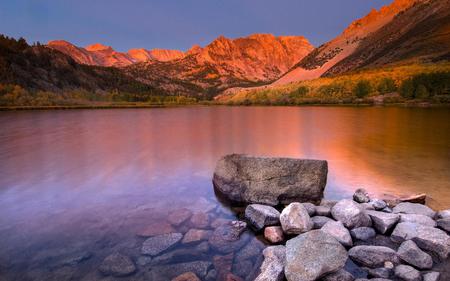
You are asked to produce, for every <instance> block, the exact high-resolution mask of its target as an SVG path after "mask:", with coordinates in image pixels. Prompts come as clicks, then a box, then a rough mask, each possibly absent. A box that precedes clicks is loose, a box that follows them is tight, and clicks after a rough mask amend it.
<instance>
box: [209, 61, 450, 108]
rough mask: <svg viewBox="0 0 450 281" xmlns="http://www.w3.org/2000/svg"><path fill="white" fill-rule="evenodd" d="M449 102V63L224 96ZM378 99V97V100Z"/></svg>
mask: <svg viewBox="0 0 450 281" xmlns="http://www.w3.org/2000/svg"><path fill="white" fill-rule="evenodd" d="M380 96H381V97H383V96H384V98H383V103H403V102H411V101H414V102H430V103H447V104H448V103H450V63H449V62H445V63H439V64H412V65H411V64H409V65H401V66H392V67H384V68H378V69H370V70H361V71H356V72H352V73H348V74H344V75H339V76H335V77H323V78H318V79H315V80H309V81H301V82H296V83H291V84H288V85H282V86H265V87H259V88H255V89H247V90H245V89H244V90H241V91H238V92H236V93H234V94H232V95H225V96H223V97H221V98H220V99H219V100H218V101H217V102H218V103H221V104H227V105H302V104H362V103H364V104H372V103H374V102H376V101H377V98H379V97H380ZM378 100H379V99H378Z"/></svg>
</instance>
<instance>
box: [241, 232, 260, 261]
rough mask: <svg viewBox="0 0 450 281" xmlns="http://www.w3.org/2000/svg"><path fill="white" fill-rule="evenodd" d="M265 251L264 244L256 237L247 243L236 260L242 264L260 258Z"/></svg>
mask: <svg viewBox="0 0 450 281" xmlns="http://www.w3.org/2000/svg"><path fill="white" fill-rule="evenodd" d="M263 249H264V244H263V243H262V242H261V241H259V240H258V238H256V237H254V238H253V239H252V240H251V241H250V242H249V243H247V244H246V245H245V246H244V247H242V249H240V250H239V251H238V252H237V253H236V256H235V258H234V260H235V261H237V262H242V261H244V260H248V259H254V258H255V257H257V256H260V254H261V252H262V250H263Z"/></svg>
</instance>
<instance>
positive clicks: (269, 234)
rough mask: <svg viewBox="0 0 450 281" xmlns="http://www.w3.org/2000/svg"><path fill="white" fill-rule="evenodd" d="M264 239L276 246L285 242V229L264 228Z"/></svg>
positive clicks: (276, 227)
mask: <svg viewBox="0 0 450 281" xmlns="http://www.w3.org/2000/svg"><path fill="white" fill-rule="evenodd" d="M264 238H266V240H267V241H269V242H270V243H273V244H276V243H281V242H283V241H284V235H283V229H282V228H281V227H279V226H268V227H266V228H264Z"/></svg>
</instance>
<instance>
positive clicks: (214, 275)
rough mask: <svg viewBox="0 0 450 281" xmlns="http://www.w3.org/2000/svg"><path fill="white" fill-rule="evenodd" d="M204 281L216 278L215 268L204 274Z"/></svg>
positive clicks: (211, 280)
mask: <svg viewBox="0 0 450 281" xmlns="http://www.w3.org/2000/svg"><path fill="white" fill-rule="evenodd" d="M205 280H206V281H216V280H217V270H215V269H211V270H210V271H208V274H206V276H205Z"/></svg>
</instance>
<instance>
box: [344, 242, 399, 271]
mask: <svg viewBox="0 0 450 281" xmlns="http://www.w3.org/2000/svg"><path fill="white" fill-rule="evenodd" d="M348 254H349V256H350V258H351V259H352V260H353V261H354V262H356V263H359V264H362V265H364V266H367V267H370V268H376V267H382V266H383V265H384V262H385V261H390V262H392V263H394V264H397V263H398V262H399V259H398V256H397V253H396V252H395V251H394V250H392V249H391V248H388V247H383V246H355V247H353V248H351V249H350V250H349V252H348Z"/></svg>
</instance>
